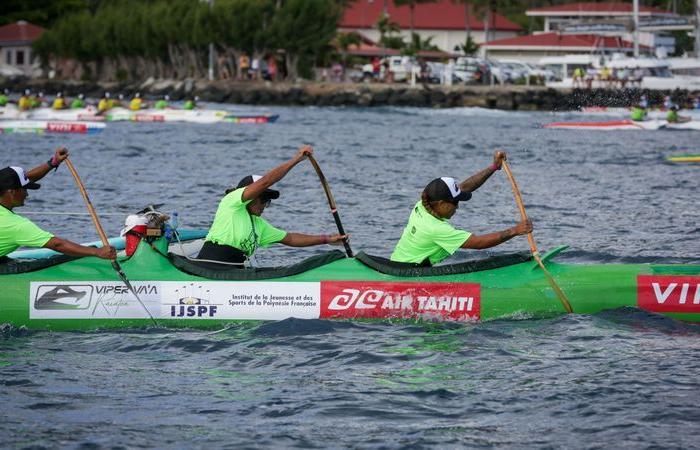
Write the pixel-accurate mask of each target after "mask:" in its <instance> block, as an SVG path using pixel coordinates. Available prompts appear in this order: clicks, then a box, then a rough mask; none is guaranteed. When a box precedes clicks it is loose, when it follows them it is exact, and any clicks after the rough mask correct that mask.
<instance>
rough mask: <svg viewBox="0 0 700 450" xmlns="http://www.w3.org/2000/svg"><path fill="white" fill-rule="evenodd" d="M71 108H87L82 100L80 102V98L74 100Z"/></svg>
mask: <svg viewBox="0 0 700 450" xmlns="http://www.w3.org/2000/svg"><path fill="white" fill-rule="evenodd" d="M70 107H71V108H73V109H79V108H84V107H85V103H84V102H83V101H82V100H80V99H79V98H76V99H75V100H73V101H72V102H71V103H70Z"/></svg>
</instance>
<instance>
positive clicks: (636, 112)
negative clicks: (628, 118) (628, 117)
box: [632, 106, 647, 121]
mask: <svg viewBox="0 0 700 450" xmlns="http://www.w3.org/2000/svg"><path fill="white" fill-rule="evenodd" d="M646 115H647V112H646V110H645V109H643V108H640V107H638V106H634V107H633V108H632V120H636V121H640V120H644V116H646Z"/></svg>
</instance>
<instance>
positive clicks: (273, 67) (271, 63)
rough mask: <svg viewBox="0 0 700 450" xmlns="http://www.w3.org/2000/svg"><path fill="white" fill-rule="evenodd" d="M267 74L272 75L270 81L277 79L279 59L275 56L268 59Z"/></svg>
mask: <svg viewBox="0 0 700 450" xmlns="http://www.w3.org/2000/svg"><path fill="white" fill-rule="evenodd" d="M267 76H269V77H270V81H277V60H276V59H275V57H274V56H271V57H270V58H269V59H268V60H267Z"/></svg>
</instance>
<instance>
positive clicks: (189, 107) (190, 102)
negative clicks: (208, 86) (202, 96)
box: [182, 97, 199, 111]
mask: <svg viewBox="0 0 700 450" xmlns="http://www.w3.org/2000/svg"><path fill="white" fill-rule="evenodd" d="M198 101H199V97H195V98H194V99H189V100H187V101H185V104H184V105H183V106H182V109H186V110H188V111H191V110H193V109H195V108H196V107H197V105H196V102H198Z"/></svg>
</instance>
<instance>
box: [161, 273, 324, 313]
mask: <svg viewBox="0 0 700 450" xmlns="http://www.w3.org/2000/svg"><path fill="white" fill-rule="evenodd" d="M161 285H162V287H163V299H164V301H163V304H162V308H161V314H160V316H161V317H162V318H169V319H230V320H282V319H286V318H289V317H296V318H299V319H318V316H319V310H320V304H321V302H320V298H321V295H320V287H319V283H316V282H313V283H280V282H249V283H241V282H230V281H229V282H226V281H205V282H196V283H191V282H188V283H178V282H170V281H168V282H161Z"/></svg>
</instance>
